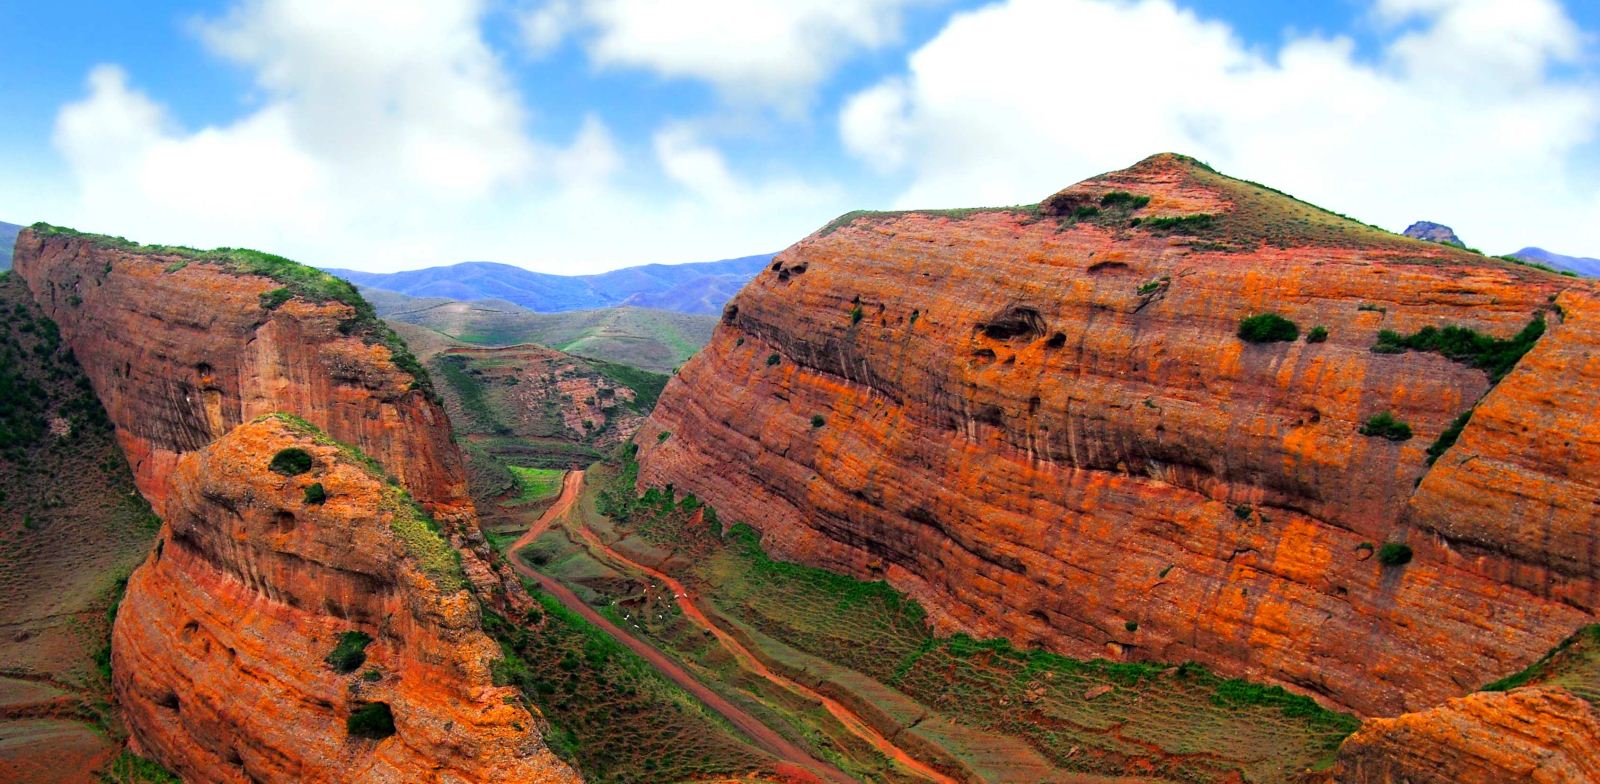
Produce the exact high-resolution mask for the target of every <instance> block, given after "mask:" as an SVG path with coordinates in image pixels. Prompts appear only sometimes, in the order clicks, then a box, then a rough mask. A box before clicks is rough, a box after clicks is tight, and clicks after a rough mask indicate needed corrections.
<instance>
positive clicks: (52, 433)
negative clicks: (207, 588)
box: [0, 272, 161, 781]
mask: <svg viewBox="0 0 1600 784" xmlns="http://www.w3.org/2000/svg"><path fill="white" fill-rule="evenodd" d="M159 526H160V521H159V520H157V519H156V517H155V515H154V514H153V513H152V512H151V511H150V507H149V505H147V504H146V503H145V502H144V499H143V498H141V497H140V496H139V494H138V493H137V492H136V491H135V490H134V486H133V474H132V472H131V470H130V469H129V467H128V463H127V460H126V459H125V458H124V457H123V455H122V451H121V449H120V448H118V446H117V443H116V439H115V437H114V436H113V434H112V429H111V423H110V421H109V420H108V419H107V418H106V414H105V411H104V409H102V408H101V406H100V402H99V400H98V399H97V398H96V397H95V395H94V392H93V390H92V389H91V388H90V385H89V379H88V378H87V377H85V376H84V375H83V371H82V370H81V369H80V368H79V367H78V364H77V362H76V360H75V359H74V358H73V356H72V352H71V350H69V349H68V348H67V347H66V346H65V345H64V344H63V343H62V341H61V338H60V335H59V333H58V332H57V331H56V326H55V324H54V323H53V322H51V321H50V320H49V319H47V318H45V317H44V315H43V313H42V312H40V311H39V309H38V308H37V307H36V306H35V305H34V304H33V301H32V298H31V297H30V296H29V294H28V292H27V289H26V287H25V286H24V285H23V284H22V281H21V280H20V279H18V278H17V277H16V276H15V275H13V274H11V273H8V272H0V716H8V717H18V718H14V719H11V720H6V719H0V738H4V739H6V742H4V743H0V779H6V778H7V771H11V772H13V773H17V774H18V775H19V776H20V778H18V779H11V780H23V781H41V780H50V781H54V780H56V779H55V778H42V777H43V776H45V774H49V773H52V772H53V771H58V770H62V769H64V770H79V771H87V770H90V769H93V768H94V767H97V766H100V765H103V764H106V763H108V762H109V760H110V759H111V758H112V757H113V756H114V755H115V754H116V753H117V747H118V744H119V742H120V738H121V730H120V728H119V724H118V721H117V719H116V715H115V712H114V711H113V710H112V709H111V707H110V699H111V695H110V680H109V675H110V639H109V636H110V620H111V618H112V615H113V613H114V612H115V609H114V608H115V606H116V603H117V601H118V600H119V599H120V597H121V594H122V587H123V584H124V583H125V582H126V580H127V576H128V574H129V573H130V572H131V571H132V570H133V568H134V566H136V565H137V564H138V563H139V561H140V560H142V559H143V558H144V556H145V554H146V553H148V552H149V551H150V547H151V545H152V544H153V543H154V541H155V538H156V531H157V529H158V528H159ZM123 763H124V767H127V768H128V775H127V776H124V777H121V778H115V779H114V780H117V781H141V780H152V781H159V780H161V779H159V777H156V778H150V777H143V776H142V774H141V775H140V776H135V775H134V774H133V771H134V769H135V768H139V764H140V763H139V762H138V761H137V760H132V759H126V760H123ZM63 766H64V767H63ZM140 769H142V768H140Z"/></svg>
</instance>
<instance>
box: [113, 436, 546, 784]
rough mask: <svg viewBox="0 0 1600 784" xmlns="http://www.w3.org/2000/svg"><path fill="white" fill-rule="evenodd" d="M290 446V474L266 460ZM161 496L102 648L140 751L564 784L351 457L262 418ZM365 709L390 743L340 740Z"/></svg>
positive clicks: (463, 615) (203, 454) (420, 776)
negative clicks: (376, 710) (161, 513)
mask: <svg viewBox="0 0 1600 784" xmlns="http://www.w3.org/2000/svg"><path fill="white" fill-rule="evenodd" d="M290 448H298V449H303V450H305V451H306V452H307V453H308V454H310V455H311V457H312V466H313V467H312V468H311V469H310V470H309V471H308V472H306V473H305V474H302V475H294V476H284V475H282V474H280V473H277V472H274V471H272V470H270V469H269V463H270V462H271V460H272V458H273V456H274V455H276V454H278V453H279V452H280V451H281V450H284V449H290ZM313 484H315V485H319V486H320V487H321V489H322V491H323V492H324V493H325V494H326V498H325V500H322V501H321V502H315V501H312V500H308V495H307V488H309V487H311V486H312V485H313ZM169 486H170V488H171V492H170V495H169V496H168V498H167V503H166V505H165V508H166V525H165V526H164V528H163V530H162V533H161V538H160V541H159V543H158V545H157V548H156V550H155V552H154V553H153V554H152V555H151V556H150V558H149V559H148V560H147V561H146V563H145V564H144V566H143V567H141V568H140V569H139V570H138V571H136V572H135V573H134V576H133V579H132V580H131V581H130V583H129V586H128V596H127V599H125V600H124V603H123V606H122V609H121V611H120V612H119V614H118V618H117V625H116V631H115V636H114V638H113V646H112V651H113V662H112V666H113V671H114V672H115V674H116V681H117V687H118V689H117V690H118V693H119V695H120V696H121V699H122V703H123V705H124V710H125V712H126V715H127V719H128V722H129V724H130V725H131V726H133V727H134V728H135V729H136V734H135V737H136V738H137V740H138V742H139V745H140V746H141V747H142V748H143V749H144V750H145V751H146V752H147V753H149V754H151V756H153V757H155V758H156V759H157V760H159V761H161V762H162V763H163V764H165V765H166V766H167V767H169V768H170V769H171V770H173V771H174V772H176V773H178V774H179V775H182V776H183V777H184V778H185V780H188V781H215V782H254V781H286V782H287V781H308V782H309V781H339V782H389V781H419V782H420V781H434V782H457V781H463V782H465V781H478V782H489V781H516V782H576V781H578V778H577V776H576V775H575V774H573V773H572V772H571V770H570V769H569V768H567V766H566V765H565V764H564V763H563V762H561V761H560V760H558V759H557V758H556V757H555V756H554V755H553V754H551V752H550V751H549V749H547V748H546V747H545V745H544V743H543V741H542V740H541V738H540V734H539V732H538V729H539V725H538V724H537V723H536V721H535V720H534V718H533V715H531V714H530V713H529V711H528V709H527V708H526V707H524V706H523V705H522V704H521V702H520V696H519V695H518V692H517V690H516V689H514V688H510V687H496V686H494V685H493V683H492V679H491V677H490V664H491V662H492V661H494V660H495V659H497V658H498V657H499V655H500V650H499V648H498V646H496V645H495V643H493V642H492V641H491V640H490V639H489V638H488V637H486V636H485V635H484V634H483V632H482V630H481V629H480V628H479V625H478V607H477V603H476V602H475V601H474V600H473V598H472V595H471V594H470V593H469V592H468V591H467V590H466V583H465V579H464V577H463V576H462V575H461V574H460V571H459V566H457V564H456V562H455V553H454V551H453V550H451V548H450V546H449V544H448V543H447V542H446V541H445V540H444V538H443V537H442V536H441V535H440V534H439V533H437V531H436V530H433V529H431V528H430V521H428V520H427V518H426V514H425V512H423V511H422V510H421V508H420V507H419V506H417V505H415V504H413V503H412V502H411V500H410V498H409V496H407V495H406V493H405V491H404V490H402V489H400V488H398V487H396V486H394V485H390V484H388V483H387V482H386V481H385V480H384V479H383V477H382V475H381V474H380V473H378V470H377V467H376V466H374V465H368V464H366V463H365V462H364V459H363V457H362V456H361V455H359V454H358V453H356V452H355V451H354V450H353V449H349V448H348V447H341V446H340V445H338V444H336V443H335V442H333V441H332V440H331V439H327V438H326V437H321V436H320V434H319V433H318V432H317V431H316V430H315V429H314V428H312V427H310V426H308V425H303V424H301V423H298V422H296V421H295V420H290V419H281V418H276V417H268V418H264V419H262V420H261V421H259V422H255V423H250V424H245V425H241V426H240V427H237V428H235V429H234V430H232V431H231V432H230V433H229V434H228V435H226V436H224V437H223V438H222V439H221V440H219V441H216V442H215V443H213V444H211V445H210V446H208V447H206V448H204V449H202V450H200V451H198V452H190V453H186V454H185V455H184V456H183V457H182V458H180V460H179V461H178V464H177V466H176V468H175V470H174V472H173V475H172V477H171V483H170V485H169ZM352 632H359V633H362V634H365V635H367V636H368V637H369V638H370V639H371V642H370V644H368V645H366V647H365V648H364V650H363V651H362V653H363V654H364V660H363V661H361V662H360V663H359V664H358V665H356V666H345V667H344V668H342V669H345V670H348V671H346V672H341V671H340V668H336V667H335V666H334V664H333V663H331V662H330V661H329V660H328V658H329V656H330V654H331V653H332V652H333V651H334V649H335V648H336V647H338V645H339V642H340V639H341V636H342V635H345V634H348V633H352ZM366 706H382V709H384V710H386V711H387V712H388V715H389V716H390V721H392V724H393V728H392V733H393V734H392V735H388V736H387V737H366V736H363V735H361V734H359V733H353V732H351V731H349V730H348V729H347V721H348V720H349V718H350V716H351V715H352V714H354V713H357V712H358V711H361V710H363V709H366V710H373V708H368V707H366ZM378 734H381V732H380V733H378Z"/></svg>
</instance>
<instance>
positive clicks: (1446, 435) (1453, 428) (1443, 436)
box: [1428, 409, 1472, 465]
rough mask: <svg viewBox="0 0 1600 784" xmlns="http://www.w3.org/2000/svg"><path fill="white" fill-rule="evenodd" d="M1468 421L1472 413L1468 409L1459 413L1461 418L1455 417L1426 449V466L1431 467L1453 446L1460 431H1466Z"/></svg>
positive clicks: (1459, 435)
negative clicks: (1437, 438)
mask: <svg viewBox="0 0 1600 784" xmlns="http://www.w3.org/2000/svg"><path fill="white" fill-rule="evenodd" d="M1470 421H1472V411H1471V410H1470V409H1469V410H1467V411H1463V412H1461V416H1458V417H1456V418H1455V420H1454V421H1452V422H1451V423H1450V426H1449V427H1447V428H1445V429H1444V432H1443V433H1440V434H1439V440H1437V441H1434V442H1433V446H1430V447H1428V465H1433V462H1434V461H1435V460H1438V459H1439V458H1440V457H1441V456H1443V455H1444V453H1445V452H1447V451H1449V449H1450V447H1452V446H1455V444H1456V439H1458V438H1460V437H1461V431H1463V430H1465V429H1467V423H1468V422H1470Z"/></svg>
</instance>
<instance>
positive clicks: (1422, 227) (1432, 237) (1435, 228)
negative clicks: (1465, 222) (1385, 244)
mask: <svg viewBox="0 0 1600 784" xmlns="http://www.w3.org/2000/svg"><path fill="white" fill-rule="evenodd" d="M1405 236H1407V237H1411V238H1413V239H1419V240H1422V241H1424V242H1437V243H1439V244H1441V245H1454V246H1456V247H1458V248H1464V247H1466V246H1467V244H1466V243H1464V242H1462V241H1461V238H1460V237H1457V236H1456V230H1455V229H1452V228H1450V227H1449V226H1446V225H1444V224H1442V223H1434V222H1433V221H1417V222H1416V223H1413V224H1411V225H1410V226H1407V227H1406V230H1405Z"/></svg>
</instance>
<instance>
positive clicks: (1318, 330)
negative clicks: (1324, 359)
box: [1306, 327, 1328, 343]
mask: <svg viewBox="0 0 1600 784" xmlns="http://www.w3.org/2000/svg"><path fill="white" fill-rule="evenodd" d="M1306 342H1307V343H1326V342H1328V328H1327V327H1312V328H1311V331H1310V332H1307V333H1306Z"/></svg>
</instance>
